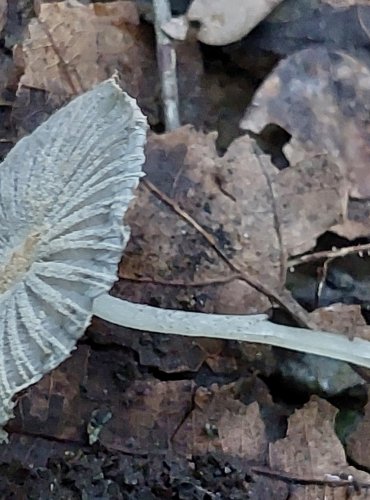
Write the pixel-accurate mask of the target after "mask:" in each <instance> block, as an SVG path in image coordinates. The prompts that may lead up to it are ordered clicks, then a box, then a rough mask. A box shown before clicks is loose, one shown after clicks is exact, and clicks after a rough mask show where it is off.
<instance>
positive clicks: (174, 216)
mask: <svg viewBox="0 0 370 500" xmlns="http://www.w3.org/2000/svg"><path fill="white" fill-rule="evenodd" d="M144 168H145V171H146V173H147V179H148V180H149V181H150V182H151V183H152V185H154V186H155V187H156V189H159V190H160V191H161V192H162V193H163V195H164V196H166V197H168V198H169V199H171V200H173V202H174V203H175V204H177V206H178V207H180V209H181V210H182V211H183V213H184V214H187V216H189V217H190V218H191V219H192V220H194V221H196V222H197V223H198V224H199V225H200V226H201V227H202V228H203V229H204V230H205V231H207V233H208V234H209V235H210V237H211V238H212V239H213V240H214V242H215V245H216V246H217V248H218V249H219V250H220V251H221V252H222V254H223V255H224V256H225V257H226V259H227V260H228V261H229V263H231V265H232V266H234V267H236V268H238V269H240V270H243V271H244V272H247V273H248V274H250V275H252V276H257V277H258V280H259V281H260V282H261V283H263V284H264V285H266V286H269V287H271V288H273V289H275V290H278V289H279V288H280V287H282V286H283V283H284V280H285V274H284V267H285V265H286V256H287V255H289V254H291V253H293V252H297V251H304V250H305V249H308V248H310V247H312V246H313V245H314V244H315V241H316V237H317V236H318V235H319V234H321V233H322V232H323V231H325V230H326V229H327V228H329V227H330V226H331V225H332V224H333V222H334V221H339V220H340V219H341V217H342V210H343V208H342V206H341V192H342V190H343V182H342V179H341V176H340V173H339V170H338V167H336V166H335V165H334V164H332V163H328V162H327V161H326V159H325V158H317V159H315V160H313V161H312V162H305V163H302V164H301V165H299V166H298V167H297V168H295V169H293V168H291V169H287V170H285V171H283V172H279V171H278V169H276V168H275V167H274V166H273V165H272V164H271V163H270V162H269V160H268V158H267V157H266V156H263V155H262V156H260V155H258V154H256V152H255V145H254V142H253V140H251V139H249V138H248V137H247V136H244V137H241V138H239V139H237V140H235V141H234V142H233V143H232V145H231V146H230V148H229V149H228V151H227V152H226V154H225V156H223V157H222V158H220V157H219V156H218V155H217V152H216V148H215V136H214V134H209V135H206V134H204V133H202V132H196V131H195V130H193V129H192V128H190V127H183V128H181V129H178V130H176V131H175V132H171V133H168V134H164V135H161V136H155V135H153V136H151V137H150V138H149V142H148V145H147V162H146V166H145V167H144ZM313 172H315V175H314V176H313ZM127 221H128V223H129V224H130V226H131V231H132V237H131V240H130V243H129V244H128V246H127V247H126V251H125V256H124V259H123V261H122V263H121V266H120V277H121V278H125V279H126V280H130V281H123V280H121V281H120V282H119V283H118V285H117V286H116V287H115V294H116V295H118V296H120V297H122V298H127V299H128V300H132V301H143V302H145V301H147V302H149V303H151V304H154V305H158V306H161V307H170V308H171V307H173V308H179V307H180V308H184V307H185V308H189V309H195V310H199V311H205V312H220V313H221V312H223V313H256V312H263V311H264V310H266V308H267V307H268V306H269V302H268V301H267V300H266V297H264V296H263V295H262V294H261V293H259V292H256V291H255V290H254V289H253V288H252V287H251V286H249V285H248V284H247V283H245V282H244V281H243V280H240V279H238V278H237V277H236V278H235V277H234V278H233V274H235V272H236V271H232V270H231V269H230V264H228V263H227V262H225V258H223V257H220V255H219V254H217V252H216V251H215V249H214V248H212V245H210V244H209V243H207V241H206V240H205V238H204V237H203V235H202V234H201V232H200V231H199V230H197V229H195V228H194V226H192V225H191V224H189V222H187V221H186V220H185V219H184V217H181V216H179V214H178V213H176V212H175V211H174V210H173V209H172V208H171V207H170V206H168V204H167V203H166V202H164V201H163V200H162V201H161V200H160V197H158V196H157V195H156V194H155V193H152V192H150V191H149V190H148V189H147V188H145V187H144V186H143V185H142V186H141V187H140V188H139V192H138V196H137V199H136V201H135V203H134V205H133V207H132V209H131V211H130V212H129V213H128V216H127ZM281 245H282V248H281ZM135 281H136V283H135ZM140 281H141V282H140ZM174 285H176V286H174Z"/></svg>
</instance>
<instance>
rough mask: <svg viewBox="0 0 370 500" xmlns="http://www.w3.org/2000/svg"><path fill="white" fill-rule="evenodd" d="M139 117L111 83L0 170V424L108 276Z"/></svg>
mask: <svg viewBox="0 0 370 500" xmlns="http://www.w3.org/2000/svg"><path fill="white" fill-rule="evenodd" d="M146 128H147V125H146V120H145V118H144V116H143V115H142V113H141V111H140V110H139V108H138V107H137V105H136V103H135V101H134V100H133V99H132V98H130V97H129V96H128V95H127V94H125V93H124V92H123V91H122V90H121V88H120V87H119V85H118V84H117V82H116V80H115V79H113V78H112V79H110V80H107V81H105V82H103V83H101V84H100V85H98V86H97V87H96V88H94V89H93V90H91V91H89V92H86V93H85V94H83V95H81V96H80V97H77V98H76V99H74V100H73V101H72V102H70V103H69V104H68V105H67V106H65V107H64V108H62V109H61V110H59V111H57V112H56V113H55V114H54V115H52V116H51V117H50V118H49V119H48V120H47V121H46V122H45V123H43V124H42V125H41V126H40V127H38V128H37V129H36V130H35V131H34V132H33V133H32V134H31V135H30V136H28V137H26V138H24V139H21V140H20V141H19V142H18V143H17V145H16V146H15V147H14V148H13V149H12V151H11V152H10V153H9V155H8V156H7V158H6V159H5V161H4V162H3V163H2V165H1V166H0V425H3V424H4V423H5V422H6V421H7V420H8V419H9V418H10V417H11V413H12V412H11V409H12V406H13V403H12V397H13V396H14V394H15V393H17V392H18V391H20V390H22V389H24V388H26V387H28V386H29V385H31V384H32V383H34V382H36V381H37V380H39V379H40V378H41V377H42V375H44V374H45V373H47V372H49V371H50V370H52V369H53V368H55V367H56V366H57V365H58V364H60V363H61V362H62V361H63V360H64V359H66V358H67V357H68V356H69V354H70V352H71V350H72V349H73V348H74V346H75V345H76V342H77V340H78V339H79V338H80V337H81V336H82V334H83V333H84V330H85V329H86V327H87V326H88V325H89V323H90V320H91V316H92V303H93V300H94V298H95V297H97V296H98V295H100V294H102V293H104V292H107V291H108V290H109V289H110V288H111V286H112V284H113V282H114V281H115V279H116V270H117V264H118V262H119V260H120V258H121V255H122V251H123V249H124V247H125V245H126V244H127V241H128V238H129V228H128V227H127V226H124V225H123V216H124V213H125V211H126V210H127V207H128V205H129V203H130V201H131V199H132V197H133V191H134V189H135V188H136V187H137V184H138V181H139V178H140V176H141V167H142V164H143V162H144V153H143V147H144V144H145V140H146Z"/></svg>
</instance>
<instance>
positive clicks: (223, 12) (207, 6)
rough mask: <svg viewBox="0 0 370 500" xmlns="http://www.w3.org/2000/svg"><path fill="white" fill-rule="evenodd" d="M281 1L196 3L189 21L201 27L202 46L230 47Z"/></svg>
mask: <svg viewBox="0 0 370 500" xmlns="http://www.w3.org/2000/svg"><path fill="white" fill-rule="evenodd" d="M281 1H282V0H262V1H259V2H254V1H253V0H249V1H247V0H245V1H244V2H239V1H238V0H193V2H192V4H191V5H190V7H189V10H188V12H187V17H188V19H189V21H196V22H198V23H200V29H199V32H198V39H199V40H200V41H201V42H203V43H207V44H209V45H226V44H228V43H232V42H236V41H237V40H240V39H241V38H243V36H245V35H247V34H248V33H249V32H250V31H252V29H253V28H254V27H255V26H256V25H257V24H258V23H259V22H260V21H261V20H262V19H263V18H264V17H266V16H267V15H268V14H269V13H270V12H271V11H272V10H273V9H274V8H275V7H276V6H277V5H279V3H280V2H281Z"/></svg>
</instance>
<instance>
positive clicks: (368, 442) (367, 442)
mask: <svg viewBox="0 0 370 500" xmlns="http://www.w3.org/2000/svg"><path fill="white" fill-rule="evenodd" d="M346 445H347V453H348V456H349V457H350V459H351V460H353V461H354V462H355V463H356V464H358V465H359V466H360V467H362V468H364V469H366V470H369V469H370V453H369V450H370V395H368V402H367V404H366V406H365V414H364V416H363V418H362V420H361V422H360V423H359V425H358V426H357V427H356V429H355V430H354V432H352V433H351V434H350V435H349V437H348V439H347V442H346Z"/></svg>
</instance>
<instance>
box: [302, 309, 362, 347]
mask: <svg viewBox="0 0 370 500" xmlns="http://www.w3.org/2000/svg"><path fill="white" fill-rule="evenodd" d="M310 317H311V318H312V319H313V320H314V322H315V323H316V324H318V325H320V328H322V329H323V330H326V331H328V332H335V333H343V334H344V335H347V336H348V337H349V338H354V337H357V338H362V339H365V340H370V327H369V326H368V325H367V324H366V321H365V319H364V317H363V315H362V313H361V306H359V305H354V304H353V305H347V304H332V305H331V306H329V307H322V308H320V309H316V311H313V312H312V313H310Z"/></svg>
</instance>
